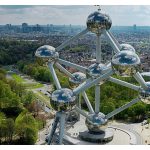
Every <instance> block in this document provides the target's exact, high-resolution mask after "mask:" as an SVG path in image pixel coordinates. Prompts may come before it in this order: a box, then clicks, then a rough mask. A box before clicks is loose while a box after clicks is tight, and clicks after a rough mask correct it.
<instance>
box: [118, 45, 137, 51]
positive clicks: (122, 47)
mask: <svg viewBox="0 0 150 150" xmlns="http://www.w3.org/2000/svg"><path fill="white" fill-rule="evenodd" d="M120 46H121V51H124V50H127V51H133V52H135V49H134V47H133V46H132V45H130V44H120Z"/></svg>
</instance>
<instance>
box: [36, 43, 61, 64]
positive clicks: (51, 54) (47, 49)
mask: <svg viewBox="0 0 150 150" xmlns="http://www.w3.org/2000/svg"><path fill="white" fill-rule="evenodd" d="M35 56H36V57H39V58H42V59H44V60H45V61H53V60H55V59H57V58H58V57H59V54H58V52H56V51H55V48H54V47H52V46H49V45H44V46H41V47H39V48H38V49H37V50H36V52H35Z"/></svg>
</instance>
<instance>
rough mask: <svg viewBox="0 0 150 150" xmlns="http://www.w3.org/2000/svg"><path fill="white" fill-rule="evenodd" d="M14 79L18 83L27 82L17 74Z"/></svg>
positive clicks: (13, 76) (13, 75)
mask: <svg viewBox="0 0 150 150" xmlns="http://www.w3.org/2000/svg"><path fill="white" fill-rule="evenodd" d="M12 78H13V79H14V80H15V81H16V82H18V83H21V82H25V80H24V79H23V78H21V77H20V76H19V75H17V74H12Z"/></svg>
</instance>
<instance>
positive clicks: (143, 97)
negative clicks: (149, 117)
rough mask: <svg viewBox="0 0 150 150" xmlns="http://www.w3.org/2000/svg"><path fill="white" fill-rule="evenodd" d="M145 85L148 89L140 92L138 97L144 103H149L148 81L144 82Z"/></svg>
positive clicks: (149, 84)
mask: <svg viewBox="0 0 150 150" xmlns="http://www.w3.org/2000/svg"><path fill="white" fill-rule="evenodd" d="M146 85H147V86H148V89H147V90H142V91H141V92H140V98H141V100H142V101H143V102H144V103H146V104H150V82H146Z"/></svg>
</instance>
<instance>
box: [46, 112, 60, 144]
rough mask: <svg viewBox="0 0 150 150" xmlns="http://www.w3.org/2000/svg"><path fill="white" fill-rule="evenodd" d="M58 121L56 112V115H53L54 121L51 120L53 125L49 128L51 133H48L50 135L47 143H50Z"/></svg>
mask: <svg viewBox="0 0 150 150" xmlns="http://www.w3.org/2000/svg"><path fill="white" fill-rule="evenodd" d="M58 121H59V118H58V116H57V113H56V116H55V119H54V122H53V126H52V129H51V133H50V136H49V139H48V145H50V144H51V143H52V139H53V136H54V134H55V131H56V128H57V124H58Z"/></svg>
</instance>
